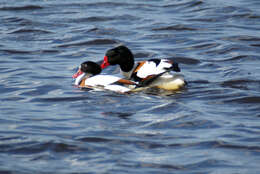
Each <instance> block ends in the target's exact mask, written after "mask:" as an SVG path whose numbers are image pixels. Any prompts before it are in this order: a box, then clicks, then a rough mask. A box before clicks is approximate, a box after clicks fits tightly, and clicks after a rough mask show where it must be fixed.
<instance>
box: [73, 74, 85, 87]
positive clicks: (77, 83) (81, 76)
mask: <svg viewBox="0 0 260 174" xmlns="http://www.w3.org/2000/svg"><path fill="white" fill-rule="evenodd" d="M85 77H86V73H83V74H81V75H80V76H78V77H77V78H76V80H75V82H74V85H80V82H81V81H82V80H83V79H84V78H85Z"/></svg>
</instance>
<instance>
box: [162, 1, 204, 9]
mask: <svg viewBox="0 0 260 174" xmlns="http://www.w3.org/2000/svg"><path fill="white" fill-rule="evenodd" d="M203 3H204V2H203V1H201V0H196V1H193V0H192V1H188V2H184V3H174V4H168V5H164V6H163V7H167V8H169V7H180V6H185V7H196V6H200V5H202V4H203Z"/></svg>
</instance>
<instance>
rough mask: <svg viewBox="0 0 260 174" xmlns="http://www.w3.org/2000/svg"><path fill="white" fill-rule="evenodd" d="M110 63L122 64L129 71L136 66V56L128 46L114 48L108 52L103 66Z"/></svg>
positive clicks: (121, 66) (123, 68)
mask: <svg viewBox="0 0 260 174" xmlns="http://www.w3.org/2000/svg"><path fill="white" fill-rule="evenodd" d="M109 65H120V68H121V69H122V70H123V71H125V72H128V71H130V70H131V69H132V68H133V66H134V56H133V54H132V52H131V51H130V49H128V48H127V47H126V46H123V45H121V46H118V47H115V48H112V49H110V50H108V51H107V52H106V56H105V57H104V62H103V64H102V68H105V67H107V66H109Z"/></svg>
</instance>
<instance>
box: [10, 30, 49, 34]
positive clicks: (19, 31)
mask: <svg viewBox="0 0 260 174" xmlns="http://www.w3.org/2000/svg"><path fill="white" fill-rule="evenodd" d="M20 33H34V34H36V33H37V34H49V33H52V32H50V31H46V30H37V29H18V30H15V31H12V32H10V33H9V34H20Z"/></svg>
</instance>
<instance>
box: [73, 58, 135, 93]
mask: <svg viewBox="0 0 260 174" xmlns="http://www.w3.org/2000/svg"><path fill="white" fill-rule="evenodd" d="M100 73H101V67H100V65H98V64H97V63H95V62H92V61H86V62H83V63H82V64H81V65H80V66H79V68H78V71H77V72H76V73H75V74H74V75H73V76H72V77H73V78H74V79H75V82H74V84H75V85H76V86H78V87H80V88H92V89H104V90H110V91H114V92H119V93H127V92H129V91H131V90H132V89H133V88H135V87H136V85H137V83H135V82H133V81H131V80H126V79H122V78H120V77H117V76H113V75H102V74H100Z"/></svg>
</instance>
